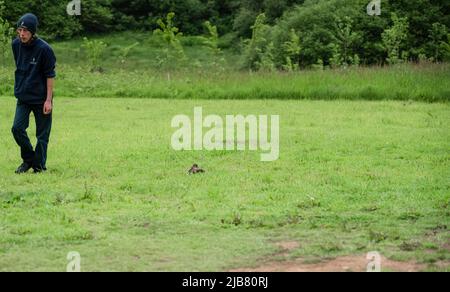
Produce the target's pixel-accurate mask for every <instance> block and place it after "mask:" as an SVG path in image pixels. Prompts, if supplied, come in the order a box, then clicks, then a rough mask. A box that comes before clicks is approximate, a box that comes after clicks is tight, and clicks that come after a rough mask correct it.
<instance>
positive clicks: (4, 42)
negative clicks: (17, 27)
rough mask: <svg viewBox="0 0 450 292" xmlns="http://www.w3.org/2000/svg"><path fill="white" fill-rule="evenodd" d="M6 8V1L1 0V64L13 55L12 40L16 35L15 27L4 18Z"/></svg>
mask: <svg viewBox="0 0 450 292" xmlns="http://www.w3.org/2000/svg"><path fill="white" fill-rule="evenodd" d="M4 9H5V6H4V2H3V1H0V64H2V65H5V64H6V63H7V62H8V58H10V57H11V40H12V37H13V35H14V29H13V28H12V27H11V25H10V24H9V23H8V21H6V20H4V19H3V18H2V15H3V12H4Z"/></svg>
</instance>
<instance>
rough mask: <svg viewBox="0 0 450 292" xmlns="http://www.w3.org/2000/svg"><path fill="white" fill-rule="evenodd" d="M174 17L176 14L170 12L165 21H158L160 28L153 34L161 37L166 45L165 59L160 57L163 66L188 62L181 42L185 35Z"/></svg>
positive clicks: (164, 50)
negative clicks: (176, 24)
mask: <svg viewBox="0 0 450 292" xmlns="http://www.w3.org/2000/svg"><path fill="white" fill-rule="evenodd" d="M174 17H175V13H173V12H170V13H168V14H167V16H166V19H165V21H164V20H163V19H158V21H157V23H158V25H159V27H160V28H158V29H155V30H154V32H153V34H154V35H155V36H158V37H160V38H161V39H162V40H163V42H164V44H165V47H164V49H163V57H162V58H161V57H160V65H161V66H162V65H167V64H173V62H174V61H178V62H180V61H181V62H184V61H186V60H187V58H186V55H185V53H184V49H183V46H182V44H181V41H180V39H181V37H182V36H183V34H182V33H181V32H180V31H179V28H178V27H176V26H175V25H174V23H173V18H174Z"/></svg>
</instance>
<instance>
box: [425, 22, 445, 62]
mask: <svg viewBox="0 0 450 292" xmlns="http://www.w3.org/2000/svg"><path fill="white" fill-rule="evenodd" d="M429 33H430V35H429V38H430V42H429V44H428V46H429V50H430V51H431V56H432V59H433V61H435V62H439V61H444V60H448V59H449V57H450V45H449V40H450V38H449V33H448V30H447V27H446V26H445V25H443V24H440V23H433V26H432V28H431V29H430V30H429Z"/></svg>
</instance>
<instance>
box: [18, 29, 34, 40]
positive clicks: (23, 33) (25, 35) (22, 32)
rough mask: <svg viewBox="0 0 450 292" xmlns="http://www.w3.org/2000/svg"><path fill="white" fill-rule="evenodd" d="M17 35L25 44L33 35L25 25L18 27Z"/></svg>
mask: <svg viewBox="0 0 450 292" xmlns="http://www.w3.org/2000/svg"><path fill="white" fill-rule="evenodd" d="M17 36H18V37H19V38H20V41H21V42H22V43H24V44H27V43H29V42H30V40H31V38H32V37H33V34H32V33H31V32H30V31H29V30H28V29H27V28H25V27H19V28H18V29H17Z"/></svg>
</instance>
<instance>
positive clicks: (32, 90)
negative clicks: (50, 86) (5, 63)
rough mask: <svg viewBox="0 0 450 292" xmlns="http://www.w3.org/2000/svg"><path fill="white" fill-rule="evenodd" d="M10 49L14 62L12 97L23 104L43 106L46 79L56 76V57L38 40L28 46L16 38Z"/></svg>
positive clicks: (50, 49)
mask: <svg viewBox="0 0 450 292" xmlns="http://www.w3.org/2000/svg"><path fill="white" fill-rule="evenodd" d="M12 49H13V53H14V60H15V61H16V73H15V75H16V76H15V83H14V95H15V96H16V98H17V99H18V100H19V101H20V102H23V103H27V104H44V102H45V100H46V99H47V78H54V77H55V76H56V73H55V65H56V57H55V54H54V53H53V50H52V48H51V47H50V46H49V44H47V43H46V42H45V41H43V40H41V39H40V38H37V39H35V40H33V41H32V42H31V44H29V45H25V44H22V42H21V41H20V40H19V39H18V38H16V39H15V40H14V41H13V43H12Z"/></svg>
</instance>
